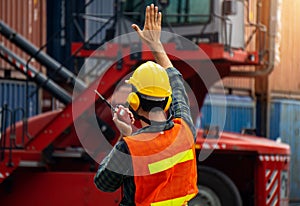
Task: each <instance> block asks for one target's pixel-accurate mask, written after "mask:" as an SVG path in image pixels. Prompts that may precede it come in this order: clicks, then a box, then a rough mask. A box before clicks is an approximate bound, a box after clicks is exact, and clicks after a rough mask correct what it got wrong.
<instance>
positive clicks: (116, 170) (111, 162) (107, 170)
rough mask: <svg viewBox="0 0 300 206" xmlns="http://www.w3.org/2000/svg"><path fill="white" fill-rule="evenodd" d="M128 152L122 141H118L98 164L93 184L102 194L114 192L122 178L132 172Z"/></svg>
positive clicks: (121, 182) (120, 183)
mask: <svg viewBox="0 0 300 206" xmlns="http://www.w3.org/2000/svg"><path fill="white" fill-rule="evenodd" d="M128 154H129V150H128V147H127V145H126V143H125V142H124V141H122V140H121V141H119V142H117V144H116V145H115V146H114V148H113V149H112V150H111V152H110V153H109V154H108V155H107V156H106V157H105V158H104V159H103V161H102V162H101V163H100V165H99V168H98V171H97V173H96V175H95V177H94V183H95V185H96V186H97V188H98V189H100V190H102V191H104V192H114V191H116V190H117V189H118V188H119V187H120V186H121V185H122V184H123V181H124V178H126V177H127V175H128V174H130V171H132V166H131V165H132V164H131V163H129V162H128V161H130V162H131V159H130V157H129V155H128Z"/></svg>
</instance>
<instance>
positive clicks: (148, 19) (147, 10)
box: [144, 6, 151, 28]
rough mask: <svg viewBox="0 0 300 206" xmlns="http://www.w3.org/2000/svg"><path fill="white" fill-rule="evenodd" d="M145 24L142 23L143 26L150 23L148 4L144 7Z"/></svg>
mask: <svg viewBox="0 0 300 206" xmlns="http://www.w3.org/2000/svg"><path fill="white" fill-rule="evenodd" d="M145 16H146V17H145V24H144V28H145V27H147V26H149V25H150V23H151V20H150V6H147V7H146V14H145Z"/></svg>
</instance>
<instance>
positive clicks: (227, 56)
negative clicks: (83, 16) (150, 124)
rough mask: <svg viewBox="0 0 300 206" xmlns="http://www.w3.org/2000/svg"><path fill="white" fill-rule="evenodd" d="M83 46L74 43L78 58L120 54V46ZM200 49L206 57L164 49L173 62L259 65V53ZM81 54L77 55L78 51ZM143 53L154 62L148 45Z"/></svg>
mask: <svg viewBox="0 0 300 206" xmlns="http://www.w3.org/2000/svg"><path fill="white" fill-rule="evenodd" d="M82 46H83V44H82V43H72V49H71V50H72V54H75V53H76V56H78V57H91V56H92V57H99V58H101V57H102V58H103V57H105V58H108V59H109V58H116V57H117V54H118V49H119V47H118V44H114V43H112V44H107V45H106V48H107V49H105V50H101V49H99V50H87V49H81V50H80V48H81V47H82ZM198 46H199V48H200V49H201V50H202V51H204V52H205V54H206V55H203V54H202V53H201V52H199V50H178V49H176V44H175V43H167V44H164V48H165V50H166V52H167V54H172V56H169V57H170V59H171V60H179V59H178V57H180V58H181V59H183V60H184V61H190V60H197V61H199V60H207V59H210V60H212V61H214V60H224V61H227V62H230V63H231V64H232V65H258V64H259V58H258V53H257V52H247V51H244V50H241V49H238V50H237V49H232V50H231V51H230V52H229V51H226V50H225V47H224V45H221V44H204V43H201V44H199V45H198ZM78 50H80V52H78V53H77V51H78ZM141 51H148V52H143V53H142V56H141V60H142V61H147V60H152V59H153V55H152V53H151V52H150V49H149V48H148V47H147V46H146V45H142V48H141ZM250 56H253V61H251V60H250V58H249V57H250Z"/></svg>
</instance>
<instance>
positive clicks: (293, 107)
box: [270, 99, 300, 200]
mask: <svg viewBox="0 0 300 206" xmlns="http://www.w3.org/2000/svg"><path fill="white" fill-rule="evenodd" d="M270 138H271V139H277V138H280V139H281V141H282V142H284V143H287V144H289V145H290V148H291V153H292V155H291V161H290V165H291V170H290V175H291V179H290V198H291V199H292V200H300V178H299V174H300V101H296V100H287V99H275V100H272V103H271V113H270Z"/></svg>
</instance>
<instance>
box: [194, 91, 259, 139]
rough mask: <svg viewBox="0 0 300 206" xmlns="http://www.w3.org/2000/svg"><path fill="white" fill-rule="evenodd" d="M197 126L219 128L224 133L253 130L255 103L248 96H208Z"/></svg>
mask: <svg viewBox="0 0 300 206" xmlns="http://www.w3.org/2000/svg"><path fill="white" fill-rule="evenodd" d="M199 120H200V121H199ZM200 122H201V123H200ZM200 124H201V126H200ZM196 126H197V127H199V126H200V127H201V128H205V127H207V126H218V127H219V129H221V130H223V131H229V132H238V133H239V132H241V131H242V130H243V129H253V128H255V101H254V100H253V99H252V98H250V97H247V96H235V95H226V96H220V95H212V94H211V95H208V96H207V97H206V98H205V101H204V105H203V107H202V109H201V117H200V119H198V120H197V122H196Z"/></svg>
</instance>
